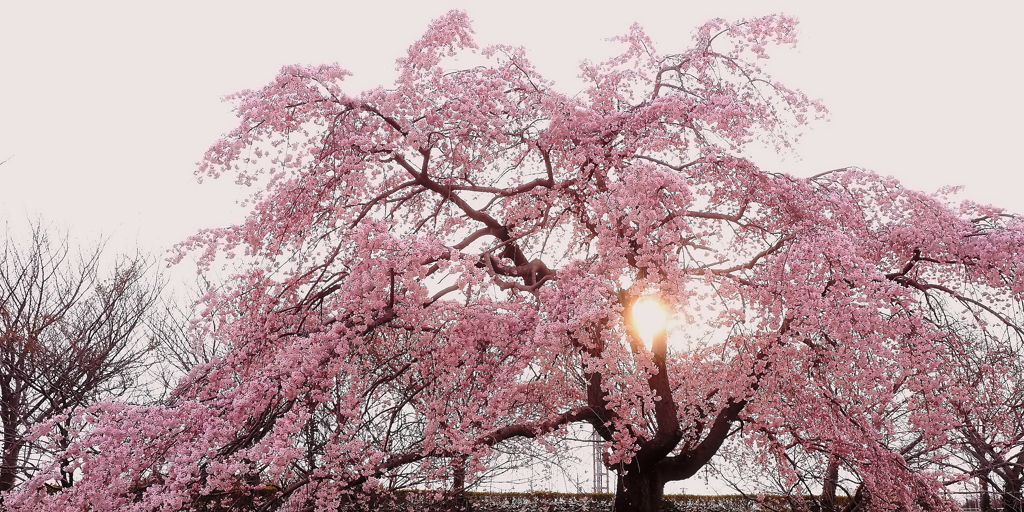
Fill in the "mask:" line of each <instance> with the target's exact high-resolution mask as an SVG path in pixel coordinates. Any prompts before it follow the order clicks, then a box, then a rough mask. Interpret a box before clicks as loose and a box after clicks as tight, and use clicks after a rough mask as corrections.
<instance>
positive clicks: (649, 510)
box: [613, 467, 665, 512]
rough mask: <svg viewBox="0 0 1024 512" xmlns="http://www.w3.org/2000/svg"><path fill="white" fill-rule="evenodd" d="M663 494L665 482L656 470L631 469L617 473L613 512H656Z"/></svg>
mask: <svg viewBox="0 0 1024 512" xmlns="http://www.w3.org/2000/svg"><path fill="white" fill-rule="evenodd" d="M664 493H665V481H664V480H663V479H662V478H661V475H660V474H659V472H658V471H657V470H653V469H651V470H647V471H643V470H641V469H640V468H637V467H632V468H630V469H629V470H628V471H626V472H620V473H619V482H618V485H617V486H616V489H615V507H614V509H613V510H614V512H657V511H658V509H659V507H660V506H661V497H662V495H663V494H664Z"/></svg>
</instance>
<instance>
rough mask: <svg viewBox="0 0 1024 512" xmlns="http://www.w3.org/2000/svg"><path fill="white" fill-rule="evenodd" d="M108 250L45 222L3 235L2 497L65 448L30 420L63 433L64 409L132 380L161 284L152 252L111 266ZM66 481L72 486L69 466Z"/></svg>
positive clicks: (111, 393) (145, 348) (129, 385)
mask: <svg viewBox="0 0 1024 512" xmlns="http://www.w3.org/2000/svg"><path fill="white" fill-rule="evenodd" d="M8 233H10V230H8ZM102 256H103V246H102V244H97V245H96V246H95V247H92V248H90V249H87V250H81V251H80V250H78V249H76V248H74V247H73V246H72V244H71V242H70V241H69V238H68V235H67V234H66V233H60V234H58V235H54V234H52V232H51V231H49V230H47V229H46V228H44V227H43V226H42V225H41V224H40V223H39V222H35V223H33V225H32V228H31V231H30V235H29V236H28V239H27V240H26V241H24V242H19V241H16V240H12V239H11V238H10V237H8V238H7V239H5V240H4V241H2V242H0V422H2V425H0V426H2V428H3V436H2V444H0V503H2V500H3V496H4V493H6V492H7V491H10V490H11V489H13V488H15V487H16V486H18V484H19V483H20V482H21V481H23V480H25V479H26V478H29V477H31V475H32V473H33V472H34V471H35V470H36V468H37V467H38V466H39V463H40V462H43V461H46V460H47V459H49V458H50V452H49V451H48V450H52V449H53V448H57V449H60V448H63V447H62V446H61V444H62V442H61V441H60V440H59V439H58V440H56V442H55V443H53V445H51V446H50V447H49V448H47V447H44V445H43V444H41V443H38V442H35V441H33V440H32V438H31V437H30V435H29V434H30V430H31V428H32V427H33V426H34V425H37V424H39V423H41V422H45V421H49V420H54V421H56V422H57V424H56V425H55V427H56V430H57V432H64V431H65V430H64V428H62V427H63V425H62V422H63V421H66V419H65V420H62V419H61V418H64V417H66V416H65V415H67V414H70V413H73V412H75V411H76V410H79V409H81V408H83V407H84V406H87V405H89V404H92V403H94V402H96V401H98V400H101V399H103V398H108V397H125V396H128V395H130V394H131V392H132V391H133V390H134V389H135V388H136V385H137V380H136V376H137V375H138V373H139V371H140V370H141V369H142V366H143V363H144V361H145V358H146V356H147V353H148V352H149V351H150V349H151V343H150V342H149V341H148V339H147V337H146V336H145V334H144V329H143V327H144V325H145V321H146V318H147V315H149V314H150V313H151V311H152V309H153V306H154V304H155V303H156V301H157V298H158V294H159V291H160V288H161V285H160V283H159V281H158V279H157V278H154V277H153V275H152V272H150V270H151V269H152V266H153V265H152V260H151V259H149V258H146V257H143V256H141V255H138V254H135V255H122V256H118V257H116V258H114V259H113V262H112V263H111V266H110V267H109V268H106V265H103V264H101V263H102V261H104V260H105V258H102ZM51 441H54V440H51ZM61 480H62V481H61V482H58V483H57V485H60V486H62V487H67V486H71V485H72V484H73V475H72V474H71V471H70V470H69V471H68V472H64V473H62V479H61Z"/></svg>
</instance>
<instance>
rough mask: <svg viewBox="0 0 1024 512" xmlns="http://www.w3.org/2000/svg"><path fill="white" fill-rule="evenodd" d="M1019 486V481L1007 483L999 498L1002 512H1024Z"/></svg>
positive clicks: (1023, 502) (1023, 500) (1023, 501)
mask: <svg viewBox="0 0 1024 512" xmlns="http://www.w3.org/2000/svg"><path fill="white" fill-rule="evenodd" d="M1021 484H1022V482H1019V481H1007V482H1006V485H1005V486H1004V487H1003V492H1002V493H1000V495H999V497H1000V498H1001V499H1002V502H1003V503H1002V505H1003V508H1002V510H1003V512H1024V499H1022V493H1021V487H1022V486H1021Z"/></svg>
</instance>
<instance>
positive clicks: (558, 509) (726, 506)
mask: <svg viewBox="0 0 1024 512" xmlns="http://www.w3.org/2000/svg"><path fill="white" fill-rule="evenodd" d="M614 499H615V496H614V495H612V494H560V493H549V492H538V493H477V492H471V493H467V494H466V500H465V502H461V503H460V502H459V501H456V500H452V499H446V498H445V497H443V496H439V495H437V494H435V493H430V492H419V491H405V492H400V493H397V494H396V495H394V496H391V497H389V498H386V499H382V500H380V501H377V502H376V503H371V504H366V505H364V507H365V509H366V510H374V511H380V512H405V511H425V512H448V511H455V510H466V509H467V505H468V510H471V511H472V512H608V511H610V510H611V509H612V502H613V501H614ZM765 500H766V502H765V503H763V504H762V503H759V502H758V501H757V500H754V499H752V498H750V497H744V496H689V495H668V496H665V497H664V500H663V503H662V507H661V512H766V511H770V510H785V509H788V508H789V507H788V506H786V505H785V504H784V502H785V498H782V497H774V496H772V497H768V498H766V499H765ZM765 505H768V506H765ZM773 505H774V506H773ZM360 508H363V507H360ZM355 510H357V509H355V508H354V509H353V511H355Z"/></svg>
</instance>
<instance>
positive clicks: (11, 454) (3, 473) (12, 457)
mask: <svg viewBox="0 0 1024 512" xmlns="http://www.w3.org/2000/svg"><path fill="white" fill-rule="evenodd" d="M23 444H24V441H22V440H21V439H19V438H17V436H13V435H12V436H7V435H5V436H4V443H3V447H2V449H3V453H2V454H0V492H6V491H9V490H11V489H13V488H14V484H15V483H16V482H17V476H18V457H19V456H20V455H21V448H22V445H23Z"/></svg>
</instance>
